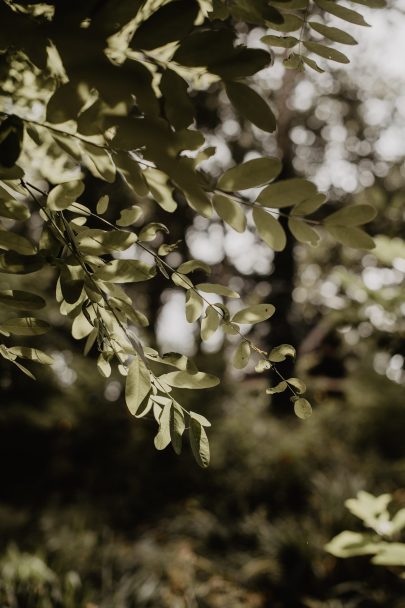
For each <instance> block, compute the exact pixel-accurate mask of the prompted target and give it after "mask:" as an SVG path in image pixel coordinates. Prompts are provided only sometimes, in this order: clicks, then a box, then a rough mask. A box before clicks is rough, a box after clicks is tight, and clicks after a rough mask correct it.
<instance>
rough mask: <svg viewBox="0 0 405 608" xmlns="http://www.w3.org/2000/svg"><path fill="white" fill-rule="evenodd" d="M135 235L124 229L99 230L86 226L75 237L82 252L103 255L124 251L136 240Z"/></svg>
mask: <svg viewBox="0 0 405 608" xmlns="http://www.w3.org/2000/svg"><path fill="white" fill-rule="evenodd" d="M136 240H137V239H136V235H135V234H134V233H133V232H129V231H126V230H100V229H98V228H86V229H84V230H82V231H81V232H80V233H79V234H78V235H77V237H76V241H77V243H78V245H79V248H80V251H81V252H82V253H90V254H95V255H103V254H105V253H111V252H113V251H125V250H126V249H128V247H130V246H131V245H133V244H134V243H135V241H136Z"/></svg>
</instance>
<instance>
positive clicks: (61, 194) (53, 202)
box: [46, 179, 84, 211]
mask: <svg viewBox="0 0 405 608" xmlns="http://www.w3.org/2000/svg"><path fill="white" fill-rule="evenodd" d="M83 192H84V184H83V182H82V181H80V180H77V179H76V180H73V181H70V182H64V183H62V184H58V185H57V186H55V187H54V188H52V190H51V191H50V192H49V194H48V198H47V203H46V204H47V206H48V207H49V209H52V211H63V209H67V208H68V207H70V205H71V204H72V203H74V202H75V201H76V200H77V199H78V198H79V196H80V195H81V194H83Z"/></svg>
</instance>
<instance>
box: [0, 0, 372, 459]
mask: <svg viewBox="0 0 405 608" xmlns="http://www.w3.org/2000/svg"><path fill="white" fill-rule="evenodd" d="M353 1H354V2H355V4H356V5H359V7H358V8H359V10H360V11H361V6H362V5H365V6H368V7H371V8H377V7H381V6H384V2H383V1H382V0H353ZM331 16H332V17H337V18H338V19H339V20H340V22H341V23H342V25H341V27H335V26H333V27H332V26H330V25H329V21H330V17H331ZM314 19H316V20H314ZM0 22H1V24H2V33H3V36H2V43H1V53H0V62H1V95H2V97H1V99H2V110H1V116H2V122H1V125H0V179H1V186H0V216H1V217H2V222H1V229H0V250H1V255H0V272H2V273H5V274H6V275H10V277H11V275H24V274H30V273H37V272H45V271H46V270H47V269H49V268H52V269H53V270H54V273H56V274H57V276H58V278H57V282H56V295H55V297H56V300H57V302H58V304H59V308H60V313H61V314H62V315H65V316H67V317H69V318H70V319H71V320H72V336H73V338H75V339H77V340H85V346H84V352H85V353H86V354H87V353H89V352H90V350H91V349H93V348H96V349H97V350H98V352H99V356H98V362H97V367H98V371H99V372H100V374H101V375H102V376H104V377H108V376H109V375H110V374H111V366H112V364H116V365H117V366H118V370H119V372H120V373H121V374H122V375H123V376H126V391H125V396H126V403H127V406H128V408H129V411H130V412H131V414H133V415H134V416H136V417H138V418H140V417H142V416H145V415H146V414H147V413H149V412H152V413H153V416H154V418H155V420H156V422H157V425H158V432H157V435H156V437H155V446H156V448H157V449H164V448H165V447H166V446H167V445H168V444H169V443H171V444H172V446H173V448H174V450H175V452H176V453H179V452H180V450H181V439H182V435H183V433H184V431H185V429H186V428H188V431H189V435H190V443H191V447H192V451H193V454H194V456H195V458H196V460H197V462H198V463H199V464H200V465H201V466H203V467H205V466H207V465H208V463H209V446H208V439H207V434H206V431H205V429H206V427H208V426H209V425H210V423H209V422H208V421H207V420H206V418H205V417H204V416H202V415H200V414H197V413H195V412H192V411H187V410H186V409H185V408H183V407H182V405H181V403H180V401H181V390H183V389H193V390H194V389H209V388H212V387H214V386H216V384H217V383H218V382H219V380H218V378H216V377H215V376H213V375H211V374H208V373H204V372H201V371H199V370H198V369H197V368H196V366H195V364H194V362H193V361H191V360H189V359H188V358H187V357H186V356H184V355H182V354H178V353H166V354H160V353H159V352H158V351H157V350H155V349H153V348H151V347H150V346H147V345H145V344H142V342H141V340H140V338H139V331H137V328H142V327H145V326H146V325H147V324H148V319H147V318H146V316H145V315H144V314H143V312H142V311H141V310H138V309H137V305H136V302H135V303H134V302H133V301H132V298H131V297H130V296H129V295H128V293H127V292H126V291H125V290H124V289H123V287H122V285H124V284H133V283H138V282H140V283H142V282H144V281H149V280H153V279H154V277H155V276H156V275H157V273H159V274H161V275H163V276H164V277H165V278H166V279H167V281H170V282H172V283H174V284H175V285H176V286H178V287H180V288H182V289H184V291H185V314H186V318H187V320H188V321H189V322H190V323H193V322H195V321H198V320H200V322H201V338H202V339H203V340H207V339H208V338H209V337H210V336H211V335H213V333H214V332H215V331H216V330H217V329H218V327H219V326H221V327H222V328H223V330H224V331H225V332H226V333H227V334H230V335H232V336H238V337H239V343H238V344H237V346H236V350H235V353H234V357H233V364H234V366H235V367H236V368H238V369H244V368H245V367H246V366H247V365H248V363H249V360H250V359H251V358H252V357H254V358H255V359H256V371H257V372H264V371H265V370H268V369H273V370H274V371H275V372H276V373H277V375H278V376H279V378H280V382H279V384H278V385H277V386H276V387H273V388H271V389H269V391H268V392H269V393H275V392H281V391H283V390H289V391H290V392H291V395H292V396H291V399H292V401H293V403H294V410H295V412H296V414H297V416H298V417H300V418H306V417H308V416H309V415H310V414H311V406H310V404H309V402H308V401H307V400H306V399H304V398H303V397H302V394H303V393H304V392H305V385H304V383H303V382H302V381H300V380H299V379H297V378H284V376H283V373H282V369H281V370H280V369H279V364H280V363H281V364H282V362H283V361H284V360H285V359H286V357H294V356H295V351H294V349H293V347H292V346H290V345H286V344H283V345H275V346H274V348H273V349H271V350H270V352H267V351H264V350H263V349H262V348H261V347H260V346H258V345H256V344H254V343H253V342H252V341H251V340H250V339H249V337H248V332H247V327H246V326H249V325H253V324H256V323H258V322H261V321H265V320H267V319H269V318H270V317H271V316H272V314H273V313H274V306H272V304H270V303H260V302H253V303H251V305H250V306H247V307H246V306H245V307H244V306H243V305H240V306H238V305H237V304H235V302H233V300H235V301H237V300H238V298H239V294H238V293H237V292H236V291H235V290H233V289H232V288H231V287H228V286H225V285H220V284H217V283H213V282H209V274H210V271H211V269H210V267H209V266H208V265H207V264H204V263H203V262H200V261H198V260H188V261H186V262H183V263H182V264H181V265H180V266H178V267H176V268H174V267H172V266H171V264H170V263H169V262H168V261H167V256H168V255H169V254H170V253H171V252H173V251H175V250H176V248H177V246H178V244H177V243H176V242H171V241H170V232H169V228H168V227H167V226H166V225H165V224H164V223H162V222H160V221H143V220H142V218H143V217H144V216H146V217H148V216H149V218H150V216H152V220H153V213H154V211H153V208H154V206H156V205H157V206H158V207H155V209H158V208H159V207H160V208H161V209H162V210H163V211H164V212H166V213H171V214H183V213H184V210H185V209H186V208H187V207H188V208H190V209H191V211H192V212H193V213H195V214H199V215H202V216H203V217H206V218H210V217H212V216H213V214H214V213H215V214H217V216H219V218H220V219H221V220H222V221H223V222H225V223H226V224H227V225H229V226H230V227H231V228H232V229H234V230H236V231H238V232H243V231H244V230H246V228H247V226H248V225H250V226H252V227H255V229H256V231H257V234H258V236H259V238H261V239H262V240H263V241H264V242H265V243H266V244H267V245H268V246H269V247H270V248H272V249H273V250H274V251H282V250H283V249H284V248H285V246H286V241H287V235H286V229H285V228H284V226H283V225H282V224H281V223H280V221H279V220H280V218H281V217H286V218H287V219H288V222H287V226H288V230H289V231H290V232H291V234H292V236H293V237H294V238H295V239H296V240H297V241H299V242H301V243H304V244H306V245H311V246H315V245H317V244H318V242H319V241H320V239H321V238H322V236H323V234H324V233H325V231H326V233H328V234H329V235H331V236H332V237H333V238H334V239H336V240H337V241H338V242H340V243H342V244H343V245H345V246H348V247H355V248H364V249H370V248H372V247H373V246H374V243H373V239H372V238H371V237H370V236H369V235H368V234H367V233H366V232H365V231H364V230H363V228H362V226H363V225H364V224H366V223H367V222H370V221H371V220H372V219H373V217H374V215H375V212H374V210H373V208H372V207H371V206H368V205H355V206H351V207H342V208H341V209H339V210H338V211H335V212H333V213H329V212H328V211H327V208H326V207H325V208H324V207H323V206H324V204H325V203H326V196H325V195H324V193H320V192H318V190H317V188H316V186H315V184H313V183H312V182H310V181H308V180H306V179H301V178H299V179H298V178H295V179H289V180H285V179H278V178H279V176H280V174H281V171H282V163H281V161H280V160H279V159H278V158H269V157H262V158H254V159H251V160H248V161H246V162H242V163H241V164H239V165H236V166H234V167H231V168H229V169H228V170H226V171H225V172H224V173H223V174H222V175H220V176H219V177H217V176H213V175H211V174H210V173H209V172H208V171H207V170H206V169H205V168H204V161H205V160H207V159H209V158H210V157H211V156H212V155H213V154H214V153H215V149H214V148H213V147H210V146H207V145H206V142H205V133H203V132H202V130H201V129H199V128H198V124H197V122H196V117H195V104H194V102H193V97H194V96H195V95H196V94H197V93H198V92H199V91H201V90H206V89H207V87H210V86H212V87H213V88H214V89H215V87H217V91H218V94H219V92H220V91H221V90H223V91H224V92H225V94H226V96H227V98H228V99H229V102H230V103H231V104H232V106H233V107H234V109H235V111H236V112H237V113H238V114H240V115H241V116H243V117H244V119H246V120H247V121H250V122H251V123H252V124H253V125H254V126H255V127H257V128H258V129H261V130H263V131H265V132H269V133H272V132H274V131H275V130H276V128H277V117H276V116H275V114H274V112H273V109H272V107H271V105H270V104H269V103H268V101H267V100H266V99H264V98H263V97H262V96H261V95H260V94H259V93H258V92H257V91H256V89H255V87H254V79H253V77H254V76H255V74H256V73H257V72H259V71H261V70H263V69H264V68H268V67H269V66H271V65H272V62H273V61H274V53H273V51H272V48H282V49H285V58H284V65H285V67H286V68H292V69H295V70H298V71H300V70H302V69H304V67H308V68H309V69H312V70H315V71H317V72H322V71H323V67H321V66H320V65H318V63H317V62H316V61H315V60H314V59H313V58H312V55H315V56H318V57H320V58H321V59H323V58H326V59H327V60H330V61H334V62H338V63H347V62H348V61H349V60H348V58H347V57H346V56H345V55H344V53H343V52H342V51H341V50H338V49H337V48H335V45H334V44H335V43H338V44H339V45H353V44H356V40H355V39H354V38H353V36H352V35H351V34H348V33H347V32H346V31H345V30H344V29H342V28H344V23H345V22H349V23H352V24H356V25H359V26H367V25H368V24H367V23H366V21H365V19H364V17H363V16H362V14H361V12H359V11H358V10H354V9H352V8H348V7H347V6H346V5H345V4H344V3H342V2H341V1H340V0H339V1H336V2H335V1H332V0H315V2H311V1H310V0H277V1H276V0H274V1H272V2H265V1H264V0H254V1H252V0H249V1H248V2H246V1H245V0H235V1H234V2H226V1H223V0H212V1H211V0H200V1H199V2H197V1H196V0H171V1H170V0H169V1H167V2H162V1H161V0H146V1H143V0H135V1H134V0H123V1H121V2H119V3H117V2H114V1H113V0H106V1H104V2H97V1H96V0H83V1H82V2H80V3H73V4H72V3H66V2H62V1H55V2H48V3H42V2H41V3H26V2H22V1H21V2H18V3H17V2H11V1H6V0H3V1H2V2H0ZM252 27H259V28H261V29H262V30H263V36H262V38H261V43H262V44H261V48H256V47H252V46H249V45H248V44H247V40H248V37H247V33H248V32H249V30H250V29H251V28H252ZM331 45H332V46H331ZM339 49H340V47H339ZM308 53H309V54H310V56H309V55H308ZM21 65H25V66H26V65H28V66H30V69H31V70H32V83H31V90H30V91H28V92H27V87H26V86H24V85H23V84H22V83H21V81H19V80H18V77H16V70H18V66H21ZM16 66H17V67H16ZM34 81H35V83H36V84H35V85H34V84H33V83H34ZM35 87H36V89H35ZM34 89H35V90H34ZM37 155H39V156H42V158H44V159H45V160H44V161H43V165H42V167H41V168H40V169H39V170H38V165H36V163H35V159H36V157H37ZM85 171H88V172H90V173H91V174H92V175H93V176H95V177H96V178H98V179H99V180H104V181H105V182H107V183H111V184H112V183H114V181H115V180H116V179H117V176H118V174H119V175H120V176H121V178H122V179H123V180H124V181H125V183H126V185H127V187H128V189H129V191H130V192H131V196H132V204H131V205H130V206H128V207H127V208H125V209H123V210H121V211H120V213H119V216H118V214H116V215H117V217H116V219H115V221H114V222H112V221H110V220H109V219H106V217H105V214H106V212H107V211H109V213H110V212H111V209H109V199H108V196H106V195H104V196H102V197H101V198H100V199H99V200H98V202H97V204H96V205H95V206H94V208H93V206H92V205H90V204H89V202H88V200H87V199H86V189H85V185H84V181H83V177H84V174H85ZM44 184H45V185H44ZM30 218H34V219H35V222H36V225H38V223H39V224H40V233H39V236H38V238H32V234H33V231H32V230H30V228H29V226H30V221H31V220H30ZM196 271H198V272H199V273H201V272H203V273H206V275H207V282H199V283H195V282H194V281H193V273H195V272H196ZM10 280H11V279H10ZM212 296H218V298H217V300H216V301H215V298H214V300H213V297H212ZM0 304H1V305H2V306H5V307H8V308H10V309H11V310H12V311H14V316H11V317H10V318H8V319H7V320H5V321H4V322H3V323H2V324H1V325H0V332H1V334H2V335H3V336H5V337H6V338H7V339H8V338H13V337H14V336H36V335H40V334H42V333H44V332H46V331H47V330H48V328H49V324H48V322H47V321H46V320H45V319H43V318H42V317H40V316H37V311H38V310H41V309H43V308H44V307H45V305H46V302H45V300H44V299H43V298H42V297H41V296H40V295H38V294H34V293H30V292H25V291H21V290H19V289H14V288H13V287H10V288H8V289H3V290H2V291H1V292H0ZM0 353H1V355H2V356H3V357H4V358H5V359H7V360H8V361H9V362H10V363H11V364H14V365H16V366H18V367H19V368H20V369H21V371H23V372H24V373H26V374H27V375H29V376H31V377H33V374H32V372H31V371H30V370H29V369H28V368H27V367H25V365H24V364H23V363H21V360H25V359H28V360H31V361H35V362H38V363H45V364H49V363H51V358H50V357H49V355H47V354H46V353H44V352H42V351H40V350H38V349H37V348H31V347H27V346H16V345H13V344H8V343H7V344H2V345H1V346H0ZM281 368H282V366H281Z"/></svg>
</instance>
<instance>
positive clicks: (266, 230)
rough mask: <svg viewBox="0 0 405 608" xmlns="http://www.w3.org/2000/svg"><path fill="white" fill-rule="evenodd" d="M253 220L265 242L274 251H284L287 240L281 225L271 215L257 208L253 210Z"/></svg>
mask: <svg viewBox="0 0 405 608" xmlns="http://www.w3.org/2000/svg"><path fill="white" fill-rule="evenodd" d="M253 220H254V223H255V224H256V228H257V232H258V234H259V236H260V237H261V238H262V239H263V241H264V242H265V243H267V245H269V247H271V248H272V249H274V251H282V250H283V249H284V247H285V246H286V243H287V238H286V235H285V232H284V228H283V227H282V226H281V224H280V223H279V222H278V221H277V220H276V219H275V218H274V217H273V216H272V215H271V214H270V213H268V212H267V211H265V210H264V209H258V208H257V207H255V208H254V209H253Z"/></svg>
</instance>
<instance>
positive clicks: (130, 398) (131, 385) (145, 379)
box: [125, 355, 151, 416]
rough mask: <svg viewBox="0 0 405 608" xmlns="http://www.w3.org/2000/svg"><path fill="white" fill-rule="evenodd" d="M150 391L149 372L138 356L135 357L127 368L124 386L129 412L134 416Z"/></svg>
mask: <svg viewBox="0 0 405 608" xmlns="http://www.w3.org/2000/svg"><path fill="white" fill-rule="evenodd" d="M150 389H151V379H150V372H149V370H148V368H147V367H146V365H145V363H144V362H143V361H142V359H141V357H140V356H139V355H135V357H134V359H133V360H132V361H131V363H130V365H129V368H128V376H127V380H126V384H125V401H126V404H127V406H128V409H129V411H130V412H131V414H132V415H133V416H135V415H136V413H137V411H138V409H139V407H140V405H141V403H142V401H143V400H144V399H145V397H146V396H147V395H148V393H149V391H150Z"/></svg>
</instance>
